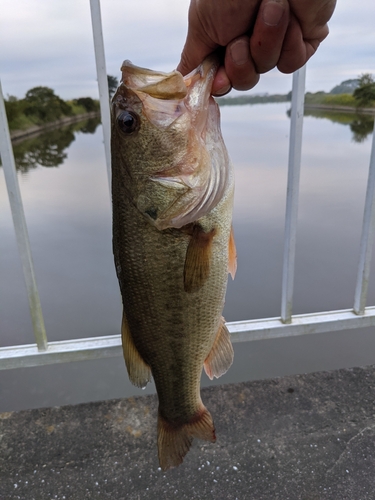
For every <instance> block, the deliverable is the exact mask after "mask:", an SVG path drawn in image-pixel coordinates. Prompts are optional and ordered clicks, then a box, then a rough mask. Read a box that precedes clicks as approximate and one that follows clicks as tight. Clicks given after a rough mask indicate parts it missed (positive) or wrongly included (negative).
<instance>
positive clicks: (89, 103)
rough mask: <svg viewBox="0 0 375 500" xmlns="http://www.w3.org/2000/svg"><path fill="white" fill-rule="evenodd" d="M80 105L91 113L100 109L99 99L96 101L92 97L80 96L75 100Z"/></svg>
mask: <svg viewBox="0 0 375 500" xmlns="http://www.w3.org/2000/svg"><path fill="white" fill-rule="evenodd" d="M74 102H75V103H76V104H78V105H79V106H83V107H84V108H85V110H86V111H87V112H88V113H90V111H99V104H98V101H94V99H92V98H91V97H80V98H79V99H75V101H74Z"/></svg>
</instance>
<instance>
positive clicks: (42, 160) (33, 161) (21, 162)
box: [13, 117, 100, 174]
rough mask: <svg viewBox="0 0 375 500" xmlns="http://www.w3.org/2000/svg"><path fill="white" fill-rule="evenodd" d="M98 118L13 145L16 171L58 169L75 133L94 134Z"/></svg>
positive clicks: (65, 156)
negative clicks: (42, 168)
mask: <svg viewBox="0 0 375 500" xmlns="http://www.w3.org/2000/svg"><path fill="white" fill-rule="evenodd" d="M99 123H100V118H98V117H96V118H89V119H87V120H83V121H80V122H77V123H71V124H69V125H67V126H65V127H61V128H57V129H54V130H49V131H46V132H43V133H41V134H39V135H37V136H35V137H31V138H28V139H24V140H19V141H15V142H14V144H13V152H14V159H15V162H16V169H17V170H18V171H20V172H21V173H23V174H25V173H27V172H29V171H30V170H32V169H35V168H37V167H38V166H42V167H58V166H59V165H61V164H62V163H63V162H64V161H65V160H66V158H67V149H68V147H69V146H70V144H71V143H72V142H73V141H74V140H75V136H76V134H77V133H82V134H94V133H95V131H96V128H97V126H98V125H99Z"/></svg>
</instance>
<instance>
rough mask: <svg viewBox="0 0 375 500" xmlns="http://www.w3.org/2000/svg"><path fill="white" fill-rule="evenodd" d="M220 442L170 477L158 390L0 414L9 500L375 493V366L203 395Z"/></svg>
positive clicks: (312, 498) (310, 498) (2, 473)
mask: <svg viewBox="0 0 375 500" xmlns="http://www.w3.org/2000/svg"><path fill="white" fill-rule="evenodd" d="M202 396H203V400H204V402H205V403H206V405H207V407H208V408H209V409H210V410H211V412H212V414H213V415H214V418H215V423H216V430H217V436H218V440H217V443H216V444H206V443H203V442H201V441H195V444H194V446H193V449H192V450H191V451H190V453H189V454H188V455H187V457H186V459H185V462H184V463H183V465H182V466H180V467H179V468H177V469H173V470H171V471H168V472H166V473H163V472H162V471H160V470H159V469H158V463H157V453H156V429H155V425H156V424H155V421H156V420H155V419H156V409H157V401H156V398H155V397H154V396H145V397H141V398H130V399H124V400H112V401H104V402H100V403H92V404H82V405H77V406H65V407H60V408H48V409H40V410H30V411H23V412H15V413H7V414H6V413H3V414H0V498H1V500H13V499H22V500H44V499H50V498H57V499H59V500H63V499H67V500H68V499H69V500H84V499H90V500H91V499H98V500H104V499H111V500H122V499H129V500H133V499H134V500H138V499H158V500H161V499H171V498H176V499H189V500H190V499H211V498H212V499H215V500H216V499H219V500H221V499H225V500H227V499H233V500H234V499H236V498H237V499H239V500H243V499H254V500H278V499H280V500H288V499H289V500H294V499H296V500H297V499H298V500H317V499H328V498H329V499H338V500H346V499H348V500H349V499H350V500H370V499H371V500H374V499H375V368H374V367H369V368H365V369H360V368H356V369H350V370H339V371H335V372H329V373H326V372H324V373H315V374H309V375H298V376H292V377H284V378H280V379H274V380H265V381H257V382H248V383H242V384H234V385H225V386H219V387H212V388H208V389H205V390H203V391H202Z"/></svg>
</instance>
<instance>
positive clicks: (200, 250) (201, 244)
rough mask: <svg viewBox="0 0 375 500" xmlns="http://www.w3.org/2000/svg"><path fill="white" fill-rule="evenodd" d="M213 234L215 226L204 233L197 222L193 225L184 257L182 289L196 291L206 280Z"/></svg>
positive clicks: (208, 272)
mask: <svg viewBox="0 0 375 500" xmlns="http://www.w3.org/2000/svg"><path fill="white" fill-rule="evenodd" d="M215 234H216V229H215V228H214V229H212V230H211V231H209V232H208V233H205V232H204V230H203V229H202V228H201V226H199V224H196V225H195V226H194V227H193V231H192V235H191V239H190V242H189V245H188V248H187V251H186V257H185V267H184V289H185V291H186V292H196V291H197V290H199V289H200V288H201V287H202V286H203V285H204V283H205V281H206V280H207V278H208V276H209V274H210V266H211V254H212V240H213V238H214V236H215Z"/></svg>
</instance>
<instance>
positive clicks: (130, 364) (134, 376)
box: [121, 312, 151, 388]
mask: <svg viewBox="0 0 375 500" xmlns="http://www.w3.org/2000/svg"><path fill="white" fill-rule="evenodd" d="M121 337H122V350H123V353H124V358H125V364H126V368H127V370H128V375H129V379H130V381H131V383H132V384H134V385H135V386H137V387H142V388H143V387H146V385H147V384H148V382H150V381H151V369H150V367H149V366H148V365H147V364H146V363H145V362H144V361H143V359H142V357H141V355H140V354H139V352H138V351H137V348H136V347H135V345H134V341H133V339H132V336H131V333H130V330H129V325H128V321H127V319H126V316H125V312H124V313H123V315H122V327H121Z"/></svg>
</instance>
